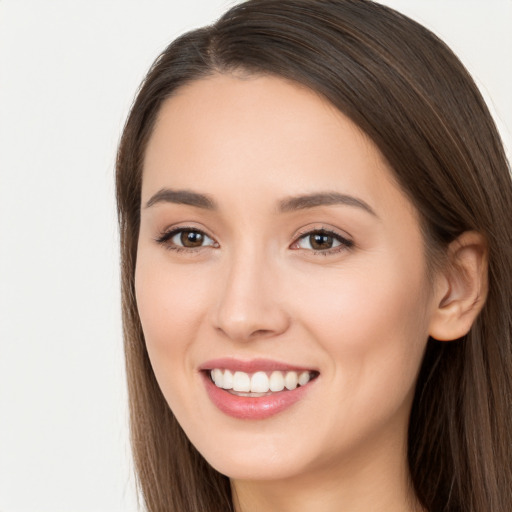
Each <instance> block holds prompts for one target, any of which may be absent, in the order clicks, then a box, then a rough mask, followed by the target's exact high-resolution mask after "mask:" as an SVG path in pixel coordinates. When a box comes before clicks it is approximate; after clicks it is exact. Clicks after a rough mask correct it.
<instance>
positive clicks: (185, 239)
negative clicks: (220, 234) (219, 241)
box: [169, 229, 215, 249]
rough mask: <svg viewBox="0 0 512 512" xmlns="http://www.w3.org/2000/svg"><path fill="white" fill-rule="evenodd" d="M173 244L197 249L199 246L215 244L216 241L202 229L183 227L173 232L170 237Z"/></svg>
mask: <svg viewBox="0 0 512 512" xmlns="http://www.w3.org/2000/svg"><path fill="white" fill-rule="evenodd" d="M169 241H170V242H171V244H173V245H175V246H178V247H185V248H187V249H195V248H197V247H204V246H208V245H214V244H215V242H214V241H213V240H212V239H211V238H210V237H209V236H208V235H206V234H204V233H203V232H202V231H198V230H196V229H181V230H179V231H175V232H174V233H172V236H171V237H169Z"/></svg>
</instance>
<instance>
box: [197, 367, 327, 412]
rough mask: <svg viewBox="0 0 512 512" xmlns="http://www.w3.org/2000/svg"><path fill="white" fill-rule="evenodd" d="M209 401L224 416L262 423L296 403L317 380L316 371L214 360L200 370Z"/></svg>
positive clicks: (317, 374) (317, 373)
mask: <svg viewBox="0 0 512 512" xmlns="http://www.w3.org/2000/svg"><path fill="white" fill-rule="evenodd" d="M200 370H201V371H200V374H201V377H202V380H203V382H204V385H205V388H206V393H207V395H208V397H209V399H210V401H211V402H212V403H213V404H214V405H215V406H216V407H217V409H219V410H220V411H221V412H223V413H224V414H226V415H228V416H231V417H233V418H237V419H242V420H263V419H266V418H269V417H271V416H274V415H276V414H278V413H281V412H283V411H285V410H286V409H288V408H289V407H291V406H292V405H293V404H296V403H297V402H300V401H301V400H302V399H303V398H304V397H305V396H306V395H307V393H309V390H310V389H311V388H312V387H315V386H314V383H315V382H316V381H317V380H318V379H317V378H318V377H319V375H320V373H319V372H318V371H317V370H312V369H307V368H303V367H302V368H300V367H296V366H289V365H286V364H282V363H277V362H275V361H268V360H262V359H258V360H252V361H237V360H233V359H231V358H226V359H217V360H215V361H210V362H208V363H205V364H204V365H202V366H201V368H200Z"/></svg>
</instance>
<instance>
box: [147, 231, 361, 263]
mask: <svg viewBox="0 0 512 512" xmlns="http://www.w3.org/2000/svg"><path fill="white" fill-rule="evenodd" d="M183 231H191V232H194V233H198V234H200V235H202V236H204V237H207V238H209V239H210V240H212V241H213V242H214V244H211V245H207V246H204V245H202V246H199V247H184V246H180V245H176V244H174V243H170V241H171V240H172V239H173V238H174V237H175V236H176V235H178V234H180V233H182V232H183ZM312 235H326V236H330V237H332V238H333V239H334V240H336V241H338V242H339V245H338V246H335V247H332V248H330V249H325V250H315V249H303V250H306V251H308V252H312V253H313V254H314V255H322V256H329V255H332V254H337V253H339V252H342V251H345V250H347V249H351V248H352V247H353V246H354V242H353V241H352V240H348V239H347V238H345V237H343V236H341V235H340V234H339V233H336V232H335V231H332V230H329V229H325V228H319V229H310V230H305V231H303V232H300V233H298V235H297V238H296V239H295V241H294V242H293V243H292V246H294V245H297V244H298V243H299V242H300V241H301V240H303V239H305V238H306V237H308V236H312ZM155 241H156V242H157V243H158V244H160V245H162V246H164V247H165V249H167V250H170V251H175V252H188V253H197V252H199V251H201V250H202V249H205V248H206V247H215V248H216V247H218V246H219V245H218V243H217V242H215V241H214V240H213V238H211V237H210V236H208V235H207V234H206V233H205V232H204V231H202V230H200V229H197V228H195V227H188V226H180V227H179V228H174V229H172V230H170V231H166V232H164V233H162V234H161V235H160V236H159V237H158V238H156V239H155ZM297 249H299V250H300V248H296V249H295V250H297Z"/></svg>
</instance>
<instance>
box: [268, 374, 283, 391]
mask: <svg viewBox="0 0 512 512" xmlns="http://www.w3.org/2000/svg"><path fill="white" fill-rule="evenodd" d="M283 389H284V377H283V374H282V372H272V375H271V376H270V391H283Z"/></svg>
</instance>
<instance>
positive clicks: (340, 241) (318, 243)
mask: <svg viewBox="0 0 512 512" xmlns="http://www.w3.org/2000/svg"><path fill="white" fill-rule="evenodd" d="M296 245H297V247H298V248H300V249H310V250H313V251H328V250H329V249H334V248H336V247H340V246H342V245H344V246H347V247H350V246H351V245H352V242H350V241H349V240H346V239H344V238H343V237H341V236H339V235H337V234H335V233H330V232H328V231H313V232H311V233H308V234H306V235H303V236H302V237H300V238H299V240H298V241H297V243H296Z"/></svg>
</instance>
